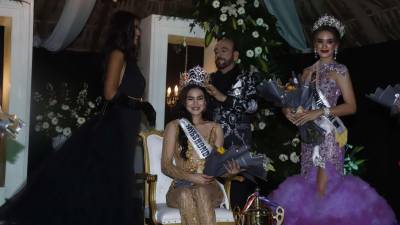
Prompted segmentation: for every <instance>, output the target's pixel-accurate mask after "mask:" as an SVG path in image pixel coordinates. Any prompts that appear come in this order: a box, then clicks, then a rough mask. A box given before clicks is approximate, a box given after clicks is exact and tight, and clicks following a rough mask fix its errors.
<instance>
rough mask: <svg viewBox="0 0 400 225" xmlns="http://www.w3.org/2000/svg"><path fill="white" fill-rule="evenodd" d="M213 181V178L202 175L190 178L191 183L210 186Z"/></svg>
mask: <svg viewBox="0 0 400 225" xmlns="http://www.w3.org/2000/svg"><path fill="white" fill-rule="evenodd" d="M213 180H214V177H213V176H208V175H205V174H202V173H194V174H191V176H190V181H191V182H193V183H195V184H210V183H211V182H212V181H213Z"/></svg>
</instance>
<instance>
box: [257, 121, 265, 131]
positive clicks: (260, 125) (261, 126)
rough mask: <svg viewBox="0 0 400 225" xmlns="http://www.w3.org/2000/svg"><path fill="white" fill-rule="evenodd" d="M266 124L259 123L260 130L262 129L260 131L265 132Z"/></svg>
mask: <svg viewBox="0 0 400 225" xmlns="http://www.w3.org/2000/svg"><path fill="white" fill-rule="evenodd" d="M265 126H266V124H265V123H264V122H259V123H258V128H260V130H264V128H265Z"/></svg>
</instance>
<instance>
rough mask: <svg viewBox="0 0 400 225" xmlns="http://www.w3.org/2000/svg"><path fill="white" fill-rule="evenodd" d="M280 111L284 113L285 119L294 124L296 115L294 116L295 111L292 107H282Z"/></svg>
mask: <svg viewBox="0 0 400 225" xmlns="http://www.w3.org/2000/svg"><path fill="white" fill-rule="evenodd" d="M282 113H283V115H285V117H286V119H288V120H289V121H290V122H292V123H293V124H295V123H294V121H295V120H296V116H295V113H294V109H292V108H283V109H282Z"/></svg>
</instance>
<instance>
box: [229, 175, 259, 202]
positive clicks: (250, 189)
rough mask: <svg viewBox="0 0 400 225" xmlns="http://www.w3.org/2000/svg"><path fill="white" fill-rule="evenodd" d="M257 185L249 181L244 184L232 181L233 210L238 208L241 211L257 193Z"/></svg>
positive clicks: (246, 180) (231, 197)
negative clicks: (249, 198)
mask: <svg viewBox="0 0 400 225" xmlns="http://www.w3.org/2000/svg"><path fill="white" fill-rule="evenodd" d="M255 189H256V184H255V183H254V182H252V181H250V180H249V179H245V180H244V181H243V182H240V181H232V187H231V196H230V199H231V208H232V209H235V208H236V207H237V206H238V207H240V209H242V208H243V206H244V204H246V201H247V198H248V197H249V196H250V195H251V194H253V193H254V192H255Z"/></svg>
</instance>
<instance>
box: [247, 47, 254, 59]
mask: <svg viewBox="0 0 400 225" xmlns="http://www.w3.org/2000/svg"><path fill="white" fill-rule="evenodd" d="M246 56H247V57H249V58H252V57H253V56H254V51H253V50H251V49H250V50H247V52H246Z"/></svg>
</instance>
